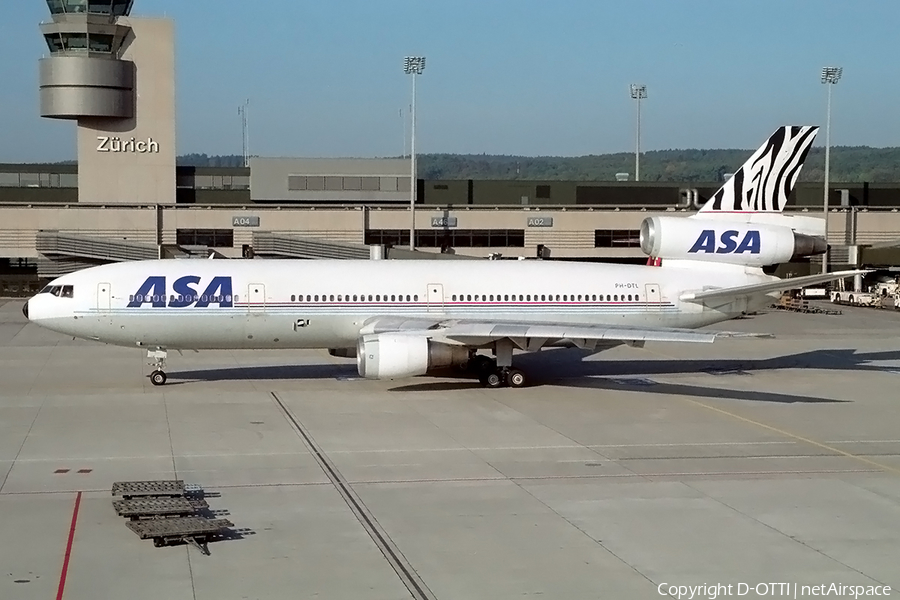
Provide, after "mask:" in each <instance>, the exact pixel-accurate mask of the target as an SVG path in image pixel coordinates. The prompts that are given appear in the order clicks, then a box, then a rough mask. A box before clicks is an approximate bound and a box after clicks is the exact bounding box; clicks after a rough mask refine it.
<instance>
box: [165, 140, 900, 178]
mask: <svg viewBox="0 0 900 600" xmlns="http://www.w3.org/2000/svg"><path fill="white" fill-rule="evenodd" d="M751 152H752V151H751V150H654V151H651V152H645V153H644V154H643V155H642V156H641V180H643V181H703V182H711V181H721V180H722V179H723V176H724V174H725V173H733V172H734V171H735V170H736V169H737V168H738V167H740V166H741V164H743V162H744V161H745V160H747V157H748V156H749V155H750V153H751ZM242 162H243V161H242V158H241V157H240V156H207V155H206V154H190V155H187V156H181V157H179V158H178V164H179V165H190V166H197V167H239V166H241V165H242ZM616 173H630V174H631V176H632V178H633V177H634V154H633V153H625V152H623V153H618V154H600V155H591V156H560V157H555V156H496V155H487V154H423V155H420V156H419V177H422V178H424V179H527V180H570V181H572V180H574V181H614V180H615V178H616ZM824 173H825V151H824V149H823V148H813V149H812V151H811V152H810V155H809V158H808V159H807V161H806V165H805V166H804V168H803V171H802V173H801V175H800V180H801V181H822V179H823V178H824ZM831 179H832V181H835V182H861V181H869V182H872V183H877V182H900V148H870V147H867V146H839V147H836V148H832V150H831Z"/></svg>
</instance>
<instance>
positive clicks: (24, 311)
mask: <svg viewBox="0 0 900 600" xmlns="http://www.w3.org/2000/svg"><path fill="white" fill-rule="evenodd" d="M22 314H23V315H25V318H26V319H27V318H28V301H27V300H26V301H25V305H24V306H23V307H22Z"/></svg>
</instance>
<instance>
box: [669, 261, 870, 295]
mask: <svg viewBox="0 0 900 600" xmlns="http://www.w3.org/2000/svg"><path fill="white" fill-rule="evenodd" d="M866 273H871V270H864V269H860V270H855V271H837V272H834V273H823V274H820V275H806V276H804V277H790V278H788V279H779V280H777V281H772V282H766V283H755V284H752V285H741V286H737V287H730V288H711V289H705V290H702V291H698V292H685V293H684V294H682V295H681V300H682V301H684V302H697V303H703V302H706V301H708V300H733V299H737V298H743V297H745V296H754V295H757V294H768V293H770V292H783V291H784V290H795V289H797V288H802V287H806V286H808V285H815V284H817V283H827V282H829V281H834V280H836V279H844V278H845V277H853V276H854V275H865V274H866Z"/></svg>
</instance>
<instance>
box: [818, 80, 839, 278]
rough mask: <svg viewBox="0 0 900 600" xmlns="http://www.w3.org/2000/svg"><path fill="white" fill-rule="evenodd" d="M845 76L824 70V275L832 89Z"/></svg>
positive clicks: (823, 270) (829, 173)
mask: <svg viewBox="0 0 900 600" xmlns="http://www.w3.org/2000/svg"><path fill="white" fill-rule="evenodd" d="M843 74H844V69H843V68H842V67H824V68H823V69H822V83H823V84H825V86H826V87H827V88H828V102H827V108H826V111H825V191H824V202H823V206H824V212H825V254H823V255H822V273H827V272H828V258H829V254H830V252H829V247H828V199H829V198H828V197H829V192H830V191H831V190H830V187H831V181H830V176H831V88H832V87H834V86H835V85H837V82H838V81H840V80H841V75H843Z"/></svg>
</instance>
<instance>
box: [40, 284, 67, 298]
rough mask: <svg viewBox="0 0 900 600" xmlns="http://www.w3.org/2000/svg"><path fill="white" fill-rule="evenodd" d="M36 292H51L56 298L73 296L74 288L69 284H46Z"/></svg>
mask: <svg viewBox="0 0 900 600" xmlns="http://www.w3.org/2000/svg"><path fill="white" fill-rule="evenodd" d="M38 293H40V294H52V295H54V296H56V297H57V298H74V297H75V288H74V287H73V286H71V285H48V286H46V287H45V288H44V289H42V290H41V291H40V292H38Z"/></svg>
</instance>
